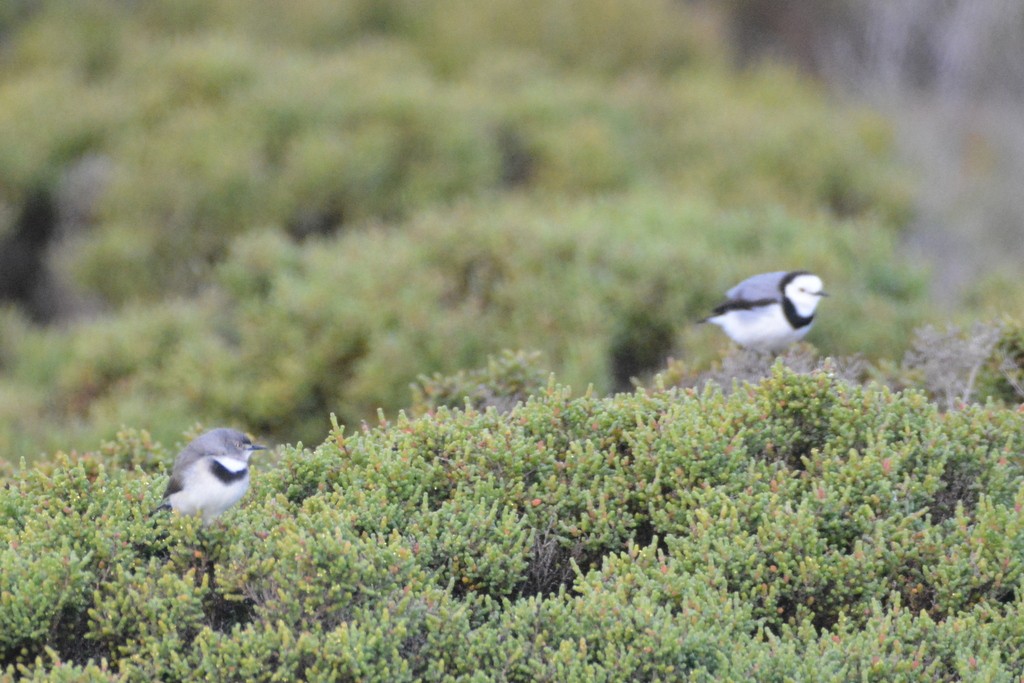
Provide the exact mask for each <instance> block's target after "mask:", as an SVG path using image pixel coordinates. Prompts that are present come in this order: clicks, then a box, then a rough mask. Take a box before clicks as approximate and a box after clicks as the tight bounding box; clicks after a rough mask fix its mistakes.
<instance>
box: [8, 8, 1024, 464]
mask: <svg viewBox="0 0 1024 683" xmlns="http://www.w3.org/2000/svg"><path fill="white" fill-rule="evenodd" d="M961 4H962V3H946V5H945V6H944V7H946V9H944V10H943V11H942V12H935V13H931V14H930V15H929V22H928V23H926V24H925V25H924V28H922V29H921V31H924V32H925V35H926V37H927V36H930V35H932V34H934V35H947V36H948V35H951V34H950V30H951V29H950V27H951V26H952V27H953V28H959V29H961V30H962V31H963V32H964V34H965V35H966V36H967V38H966V39H964V40H961V41H960V42H958V43H955V44H956V45H959V46H961V48H960V51H959V52H954V51H953V50H952V47H950V46H951V45H953V42H948V43H944V42H942V41H939V40H937V39H936V40H935V41H933V42H934V44H933V42H929V41H927V40H922V39H921V35H919V34H920V31H919V32H916V33H913V34H911V33H910V32H907V33H906V34H905V35H902V36H901V35H900V34H899V32H898V31H897V32H895V35H894V31H893V30H892V25H890V24H886V23H885V22H886V21H888V19H887V18H886V17H887V16H888V15H886V12H889V13H890V14H891V13H892V12H894V11H896V10H892V9H890V10H886V9H885V8H884V7H883V6H882V5H881V4H879V3H859V2H854V1H853V0H850V1H849V2H840V3H830V4H829V8H828V9H822V8H821V7H818V6H817V5H818V3H811V2H808V1H805V2H797V1H795V0H789V1H787V2H782V3H767V2H761V1H757V0H733V1H732V2H724V3H705V2H693V1H691V2H685V1H682V0H643V1H640V2H637V1H636V0H572V1H568V2H537V1H534V0H527V1H525V2H523V1H519V2H513V1H512V0H482V1H481V2H476V3H456V2H451V1H450V0H372V1H371V0H362V1H349V2H336V1H330V2H329V1H327V0H294V1H290V2H283V1H266V2H261V3H259V4H258V5H254V4H253V3H249V2H241V1H239V0H213V1H210V0H203V1H201V2H198V1H194V0H185V1H182V0H155V1H153V2H146V3H133V2H122V1H117V0H74V1H71V0H44V1H36V2H29V1H28V0H9V1H8V2H6V3H4V4H3V5H2V8H0V303H2V310H0V459H6V460H8V461H9V462H14V461H16V460H17V458H18V457H20V456H28V457H34V456H35V455H36V454H38V453H41V452H47V451H51V450H56V449H64V450H71V449H80V450H84V449H92V448H95V447H96V446H97V445H98V444H99V443H100V442H101V441H102V440H103V439H105V438H109V437H111V436H113V435H114V433H115V432H116V431H117V430H118V429H119V428H120V427H121V426H122V425H129V426H132V427H137V428H144V429H147V430H149V431H150V432H151V433H152V434H153V435H154V436H155V437H156V438H159V439H163V440H166V441H171V442H173V441H174V440H175V439H177V438H178V437H179V435H180V434H182V433H183V432H184V431H185V430H187V429H189V428H191V427H192V426H193V425H194V424H196V423H197V422H200V423H203V424H205V425H208V426H212V425H218V424H233V425H236V426H240V427H242V428H244V429H247V430H249V431H252V432H253V433H255V434H258V435H260V436H261V438H265V439H267V440H270V441H278V442H291V443H294V442H297V441H300V440H301V441H304V442H306V443H316V442H319V441H320V440H322V439H323V437H324V436H325V434H326V433H327V431H328V429H329V426H330V425H329V415H330V413H336V414H337V416H338V418H339V420H340V421H341V422H343V423H347V424H358V423H359V421H361V420H363V419H369V418H373V417H374V416H375V415H376V411H377V409H378V408H383V409H384V410H385V412H386V413H388V414H394V413H395V412H397V411H398V410H399V409H402V408H403V407H406V406H409V405H410V403H411V400H412V398H411V393H410V383H412V382H414V381H416V380H417V378H418V377H421V376H423V375H429V374H432V373H437V372H445V373H450V372H454V371H456V370H458V369H460V368H473V367H480V366H482V365H484V364H486V362H487V358H488V357H489V356H493V355H495V354H498V353H499V352H501V351H502V350H503V349H527V350H531V351H539V352H540V359H541V360H540V362H541V363H542V364H543V365H544V367H547V368H549V369H551V370H552V371H554V372H556V373H557V375H558V377H559V379H560V381H563V382H565V383H567V384H570V385H572V386H573V387H575V388H577V389H579V390H580V391H582V390H584V389H585V388H586V387H587V386H588V385H593V387H594V388H595V390H597V391H599V392H610V391H615V390H620V389H624V388H628V387H629V386H630V380H631V378H633V377H639V378H641V379H643V378H645V377H649V376H650V375H651V374H653V373H655V372H657V371H658V370H660V369H663V368H664V367H665V363H666V360H667V359H668V358H669V357H674V358H677V359H683V360H684V361H685V362H686V363H687V364H688V366H690V367H692V368H697V369H699V368H702V367H707V366H709V365H710V364H711V363H713V362H714V360H715V359H716V358H718V357H719V356H720V355H721V353H722V352H723V350H724V349H726V348H727V347H728V343H727V341H728V340H727V339H725V338H724V336H723V335H721V334H720V333H719V332H718V331H717V330H715V329H704V328H696V327H694V326H693V324H692V323H693V321H695V320H697V319H699V318H700V317H702V315H704V314H705V313H706V312H707V310H708V309H709V307H711V306H712V305H714V304H715V303H717V302H718V301H719V299H720V297H721V296H722V292H723V291H724V290H725V289H727V288H728V287H729V286H731V285H732V284H734V283H735V282H736V281H738V280H739V279H742V278H743V277H746V276H748V275H750V274H753V273H756V272H760V271H764V270H776V269H790V268H806V269H810V270H813V271H815V272H817V273H819V274H820V275H821V276H822V277H823V278H824V280H825V282H826V285H827V287H828V289H829V290H831V291H832V292H833V293H834V295H835V296H833V297H832V298H831V299H829V300H828V301H827V302H826V303H825V305H824V306H823V307H822V309H821V315H820V316H819V322H818V323H817V325H816V327H815V329H814V331H813V332H812V333H811V335H810V337H809V340H810V341H811V342H812V343H814V344H815V345H816V346H817V347H818V349H819V350H820V351H821V352H822V353H825V354H830V355H849V354H863V355H864V356H865V357H866V358H868V359H884V358H888V359H897V360H898V359H899V358H900V357H901V356H902V354H903V353H904V351H905V350H906V348H907V347H908V344H909V343H910V338H911V333H912V331H913V329H914V328H915V327H916V326H918V325H921V324H923V323H926V322H935V321H960V322H962V321H965V320H973V319H978V318H981V317H984V316H986V315H993V314H995V313H996V312H1000V313H1012V314H1020V313H1021V312H1022V311H1024V303H1022V301H1021V299H1022V297H1021V296H1020V287H1019V285H1018V284H1016V283H1018V282H1019V276H1020V266H1019V263H1020V258H1019V256H1020V253H1021V250H1022V249H1024V247H1022V246H1021V245H1020V243H1021V242H1024V240H1020V239H1019V238H1020V237H1021V235H1020V221H1019V219H1020V216H1021V215H1022V214H1024V211H1019V209H1021V207H1020V206H1018V204H1015V203H1014V202H1017V203H1019V202H1020V197H1019V196H1018V195H1019V194H1020V193H1019V192H1018V191H1016V190H1015V189H1014V188H1012V187H1011V186H1010V184H1009V183H1007V182H1006V181H1005V180H1002V181H1001V182H1000V179H1005V178H1006V177H1007V176H1008V175H1009V176H1010V177H1013V176H1012V173H1013V170H1014V168H1013V167H1012V166H1011V165H1010V164H1012V163H1013V159H1014V155H1013V154H1012V151H1013V149H1015V147H1014V146H1013V144H1010V143H1007V142H1006V141H1008V140H1009V141H1018V144H1019V140H1024V135H1021V136H1020V137H1019V138H1017V137H1014V135H1015V132H1014V131H1015V129H1014V128H1013V126H1014V125H1016V124H1014V123H1012V121H1013V119H1012V117H1007V116H1002V115H1001V112H1004V111H1005V109H1004V107H1005V106H1006V102H1007V101H1008V100H1012V96H1013V95H1014V94H1015V93H1016V94H1020V88H1019V87H1018V86H1019V85H1020V83H1019V82H1018V80H1019V77H1020V74H1017V73H1016V72H1012V71H1006V70H1005V69H1004V72H1005V73H1004V76H1005V78H1003V79H1002V80H1000V79H999V78H998V77H997V76H998V75H999V74H996V76H993V74H992V70H991V69H985V68H983V67H985V66H986V64H989V62H987V61H985V60H986V59H990V55H991V54H992V53H999V52H1000V51H1002V52H1001V54H1006V52H1007V50H1010V51H1012V50H1019V49H1021V48H1020V47H1019V46H1017V45H1016V44H1015V43H1014V41H1012V40H1011V38H1012V35H1013V33H1012V31H1011V32H1010V33H1007V32H1006V30H1005V29H1003V28H1001V27H1002V26H1003V23H1002V22H1001V21H997V20H996V19H994V18H993V16H994V15H991V14H985V12H983V11H981V10H983V9H985V8H989V6H990V5H995V4H996V3H992V2H982V3H980V4H976V7H977V8H981V9H980V10H978V11H976V12H975V13H974V14H971V15H970V16H969V17H967V19H964V17H958V16H956V15H955V10H956V9H957V8H958V7H960V5H961ZM1014 12H1015V14H1014V15H1013V17H1011V20H1010V21H1009V23H1010V24H1011V25H1013V23H1014V22H1018V25H1019V24H1020V23H1021V22H1024V14H1022V12H1019V11H1017V10H1014ZM965 16H966V15H965ZM889 19H891V17H889ZM1003 19H1004V20H1005V15H1004V17H1003ZM957 22H959V23H957ZM965 22H966V23H965ZM970 22H974V23H970ZM986 22H987V23H986ZM899 25H902V24H899ZM882 26H889V29H888V30H887V31H886V32H884V36H885V37H886V39H887V40H889V41H890V42H893V41H895V43H896V44H897V46H898V45H899V40H900V39H901V38H902V39H903V40H904V41H905V43H906V45H905V47H906V49H905V50H903V51H902V52H900V51H899V50H892V49H889V50H888V51H887V52H886V51H885V50H884V49H883V48H886V47H889V48H891V47H892V46H891V45H889V44H888V43H885V44H882V43H879V41H878V40H874V41H872V40H870V38H872V37H877V35H876V34H877V33H878V31H879V30H880V27H882ZM986 29H993V30H996V32H995V33H994V34H993V33H992V31H988V32H986ZM928 31H931V33H927V32H928ZM943 31H945V33H943ZM873 32H874V33H873ZM972 40H973V42H971V41H972ZM964 44H967V45H968V46H970V47H972V48H974V49H973V51H972V50H965V49H963V48H962V45H964ZM943 50H945V51H943ZM876 53H877V54H876ZM883 53H884V54H887V55H890V58H889V61H887V62H886V61H882V59H881V57H880V56H879V55H881V54H883ZM893 55H895V56H893ZM956 59H959V60H960V61H959V62H957V61H956ZM951 63H952V64H953V65H954V67H956V66H957V65H959V67H960V68H959V70H957V69H956V68H953V69H952V71H953V73H952V74H951V73H949V71H950V67H949V65H950V64H951ZM937 65H938V66H937ZM940 66H941V68H940ZM979 74H984V75H985V78H983V79H981V78H979V77H977V76H978V75H979ZM1015 79H1017V80H1015ZM1007 83H1009V86H1007ZM992 92H1000V93H1001V95H1000V97H999V98H998V102H995V100H990V99H989V98H988V97H987V95H988V94H990V93H992ZM1007 92H1009V93H1010V95H1009V96H1008V95H1007ZM989 102H995V103H993V104H991V106H987V103H989ZM936 150H941V152H939V151H936ZM1021 158H1024V155H1021ZM1016 177H1017V178H1018V179H1019V178H1020V177H1021V176H1020V175H1017V176H1016ZM1001 183H1002V184H1001Z"/></svg>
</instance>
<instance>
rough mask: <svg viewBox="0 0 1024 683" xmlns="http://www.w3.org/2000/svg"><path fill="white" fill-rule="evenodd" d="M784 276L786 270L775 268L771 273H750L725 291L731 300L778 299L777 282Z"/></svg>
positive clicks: (779, 294) (779, 295)
mask: <svg viewBox="0 0 1024 683" xmlns="http://www.w3.org/2000/svg"><path fill="white" fill-rule="evenodd" d="M785 276H786V271H784V270H777V271H774V272H772V273H761V274H760V275H752V276H750V277H748V278H747V279H746V280H744V281H743V282H741V283H739V284H738V285H736V286H735V287H733V288H732V289H730V290H729V291H728V292H726V293H725V295H726V296H727V297H729V299H730V300H731V301H763V300H765V299H771V300H772V301H778V300H779V298H780V297H781V293H780V292H779V283H780V282H782V278H784V277H785Z"/></svg>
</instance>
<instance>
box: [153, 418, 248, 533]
mask: <svg viewBox="0 0 1024 683" xmlns="http://www.w3.org/2000/svg"><path fill="white" fill-rule="evenodd" d="M265 449H266V447H265V446H258V445H255V444H253V442H252V441H251V440H250V439H249V437H247V436H246V435H245V434H243V433H242V432H239V431H236V430H234V429H224V428H221V429H214V430H212V431H209V432H206V433H205V434H203V435H202V436H199V437H197V438H196V439H194V440H193V441H192V443H190V444H189V445H188V446H186V447H185V450H183V451H182V452H181V453H179V454H178V458H177V460H175V461H174V469H173V470H172V471H171V480H170V481H169V482H167V490H166V491H165V492H164V499H163V502H162V503H161V504H160V507H158V508H157V510H161V509H171V510H177V511H178V512H180V513H182V514H186V515H194V514H197V513H199V514H202V516H203V524H209V523H210V522H212V521H213V520H214V519H216V518H217V517H218V516H219V515H220V514H221V513H223V512H224V511H225V510H227V509H228V508H229V507H231V506H232V505H234V504H235V503H237V502H238V501H239V500H240V499H241V498H242V496H243V495H245V492H246V490H248V488H249V457H250V456H251V455H252V454H253V452H254V451H261V450H265Z"/></svg>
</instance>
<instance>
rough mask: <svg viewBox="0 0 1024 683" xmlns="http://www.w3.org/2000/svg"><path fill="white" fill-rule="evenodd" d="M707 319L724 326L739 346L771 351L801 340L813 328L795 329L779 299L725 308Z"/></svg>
mask: <svg viewBox="0 0 1024 683" xmlns="http://www.w3.org/2000/svg"><path fill="white" fill-rule="evenodd" d="M708 322H711V323H714V324H715V325H718V326H719V327H721V328H722V330H724V331H725V333H726V334H727V335H729V337H730V338H731V339H732V340H733V341H734V342H736V343H737V344H739V345H740V346H746V347H748V348H753V349H766V350H772V351H775V350H778V349H782V348H784V347H786V346H788V345H789V344H792V343H793V342H796V341H799V340H800V339H802V338H803V337H804V335H806V334H807V331H808V330H810V329H811V326H810V325H804V326H803V327H798V328H796V329H794V328H793V326H792V325H790V323H789V321H788V320H786V315H785V313H783V311H782V304H780V303H773V304H769V305H767V306H758V307H756V308H751V309H734V310H731V311H726V312H725V313H722V314H721V315H716V316H714V317H712V318H708Z"/></svg>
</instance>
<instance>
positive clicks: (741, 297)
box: [700, 270, 828, 351]
mask: <svg viewBox="0 0 1024 683" xmlns="http://www.w3.org/2000/svg"><path fill="white" fill-rule="evenodd" d="M823 286H824V285H823V284H822V282H821V278H819V277H818V276H817V275H813V274H811V273H808V272H807V271H805V270H794V271H788V272H787V271H784V270H779V271H776V272H773V273H761V274H760V275H754V276H753V277H749V278H747V279H746V280H744V281H743V282H741V283H739V284H738V285H736V286H735V287H733V288H732V289H730V290H729V291H728V292H726V293H725V295H726V297H728V299H727V300H726V302H725V303H723V304H721V305H720V306H718V307H717V308H715V309H714V311H712V315H710V316H708V317H707V318H704V319H703V320H701V321H700V322H702V323H705V322H707V323H714V324H715V325H718V326H719V327H721V328H722V329H723V330H724V331H725V333H726V334H727V335H729V337H730V338H731V339H732V340H733V341H734V342H736V343H737V344H739V345H740V346H745V347H747V348H750V349H758V350H765V351H780V350H781V349H783V348H785V347H786V346H789V345H790V344H792V343H793V342H795V341H799V340H800V339H802V338H803V336H804V335H805V334H807V332H808V330H810V329H811V324H812V323H813V322H814V311H815V309H816V308H817V307H818V302H819V301H821V298H822V297H823V296H828V294H827V293H826V292H825V291H824V289H823Z"/></svg>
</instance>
